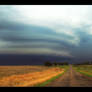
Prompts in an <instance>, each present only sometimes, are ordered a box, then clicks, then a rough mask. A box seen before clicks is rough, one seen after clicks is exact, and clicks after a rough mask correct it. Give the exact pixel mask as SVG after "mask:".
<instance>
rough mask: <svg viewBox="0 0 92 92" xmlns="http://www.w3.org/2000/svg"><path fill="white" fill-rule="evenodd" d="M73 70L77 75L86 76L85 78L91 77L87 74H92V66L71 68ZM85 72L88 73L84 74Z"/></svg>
mask: <svg viewBox="0 0 92 92" xmlns="http://www.w3.org/2000/svg"><path fill="white" fill-rule="evenodd" d="M73 68H74V69H75V70H76V71H77V72H79V73H81V74H83V75H86V76H88V77H92V75H91V74H89V73H92V70H91V69H92V66H91V67H90V66H88V65H85V66H82V65H81V66H76V67H75V66H73ZM82 71H84V72H82ZM85 71H88V73H87V72H85Z"/></svg>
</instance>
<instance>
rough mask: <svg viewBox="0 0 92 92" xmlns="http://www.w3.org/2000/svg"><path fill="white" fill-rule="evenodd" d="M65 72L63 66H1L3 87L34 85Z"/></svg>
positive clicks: (0, 73)
mask: <svg viewBox="0 0 92 92" xmlns="http://www.w3.org/2000/svg"><path fill="white" fill-rule="evenodd" d="M63 72H64V69H63V68H59V67H45V66H1V67H0V86H1V87H3V86H4V87H25V86H34V85H36V84H39V83H42V82H45V81H46V80H48V79H50V78H52V77H54V76H57V75H59V74H61V73H63Z"/></svg>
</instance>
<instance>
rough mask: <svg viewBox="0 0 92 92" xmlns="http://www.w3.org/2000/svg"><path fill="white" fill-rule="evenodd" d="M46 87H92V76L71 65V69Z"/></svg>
mask: <svg viewBox="0 0 92 92" xmlns="http://www.w3.org/2000/svg"><path fill="white" fill-rule="evenodd" d="M46 87H92V78H89V77H87V76H84V75H82V74H80V73H78V72H76V71H75V70H73V68H72V66H71V65H70V68H69V70H68V71H67V72H65V73H64V75H63V76H61V77H60V78H58V79H56V80H54V81H53V82H51V83H49V84H48V85H46Z"/></svg>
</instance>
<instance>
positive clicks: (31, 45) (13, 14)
mask: <svg viewBox="0 0 92 92" xmlns="http://www.w3.org/2000/svg"><path fill="white" fill-rule="evenodd" d="M91 9H92V6H91V5H90V6H88V5H84V6H81V5H78V6H77V5H76V6H72V5H69V6H67V5H59V6H57V5H53V6H50V5H45V6H44V5H38V6H36V5H28V6H27V5H18V6H17V5H1V6H0V54H31V55H32V54H36V55H53V56H61V57H68V58H73V59H76V60H79V59H80V60H89V59H91V55H92V51H91V49H92V17H91V16H92V11H91Z"/></svg>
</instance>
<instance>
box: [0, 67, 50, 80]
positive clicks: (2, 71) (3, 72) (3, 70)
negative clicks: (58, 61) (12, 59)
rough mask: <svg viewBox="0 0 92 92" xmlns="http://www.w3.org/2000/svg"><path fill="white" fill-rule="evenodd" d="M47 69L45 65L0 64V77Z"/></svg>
mask: <svg viewBox="0 0 92 92" xmlns="http://www.w3.org/2000/svg"><path fill="white" fill-rule="evenodd" d="M46 69H49V67H45V66H0V79H1V78H3V77H8V76H11V75H20V74H27V73H31V72H40V71H43V70H46Z"/></svg>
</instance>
